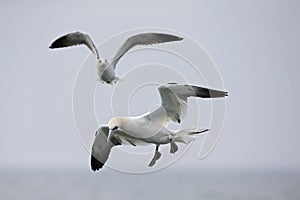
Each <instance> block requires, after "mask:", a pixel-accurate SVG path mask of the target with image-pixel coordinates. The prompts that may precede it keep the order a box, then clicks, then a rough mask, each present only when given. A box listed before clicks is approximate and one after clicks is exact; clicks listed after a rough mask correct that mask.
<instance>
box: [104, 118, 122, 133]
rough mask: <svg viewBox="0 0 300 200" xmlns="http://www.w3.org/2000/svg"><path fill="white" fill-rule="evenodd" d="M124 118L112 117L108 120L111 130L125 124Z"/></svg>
mask: <svg viewBox="0 0 300 200" xmlns="http://www.w3.org/2000/svg"><path fill="white" fill-rule="evenodd" d="M123 123H124V120H123V118H121V117H114V118H111V119H110V120H109V122H108V127H109V130H115V129H117V128H120V127H122V126H123Z"/></svg>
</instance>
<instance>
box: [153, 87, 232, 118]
mask: <svg viewBox="0 0 300 200" xmlns="http://www.w3.org/2000/svg"><path fill="white" fill-rule="evenodd" d="M158 91H159V93H160V97H161V104H162V105H161V106H162V107H163V108H164V110H165V112H166V115H167V117H168V118H170V119H171V120H172V121H175V122H178V123H180V122H181V119H182V118H183V117H184V115H185V114H186V110H187V100H188V98H189V97H200V98H220V97H225V96H227V92H224V91H219V90H214V89H208V88H203V87H198V86H193V85H180V84H176V83H175V84H167V85H163V86H160V87H159V88H158Z"/></svg>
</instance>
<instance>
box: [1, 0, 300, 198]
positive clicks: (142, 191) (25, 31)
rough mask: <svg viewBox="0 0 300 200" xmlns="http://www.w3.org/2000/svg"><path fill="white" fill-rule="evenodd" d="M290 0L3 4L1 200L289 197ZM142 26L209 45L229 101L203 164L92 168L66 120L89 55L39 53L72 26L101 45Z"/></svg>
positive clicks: (295, 176)
mask: <svg viewBox="0 0 300 200" xmlns="http://www.w3.org/2000/svg"><path fill="white" fill-rule="evenodd" d="M299 4H300V3H299V2H298V1H296V0H294V1H293V0H288V1H270V0H264V1H257V0H255V1H237V0H236V1H235V0H229V1H222V2H217V1H184V2H183V1H163V2H162V1H156V0H153V1H148V2H142V1H134V0H133V1H128V2H118V1H77V2H74V1H56V0H54V1H51V2H50V1H49V2H41V1H34V0H29V1H23V2H21V1H1V6H0V11H1V12H0V21H1V36H2V37H0V43H1V47H0V54H1V59H0V66H1V67H0V70H1V72H0V91H1V94H2V95H1V100H0V110H1V112H0V121H1V123H0V198H1V199H41V198H43V199H55V198H62V197H63V198H64V199H120V198H122V199H138V198H140V197H141V196H142V197H143V199H153V198H155V199H167V198H173V199H183V198H185V199H199V198H201V197H202V198H204V199H299V198H300V192H299V191H298V189H297V186H299V184H300V174H299V170H300V158H299V152H300V146H299V145H298V143H299V140H300V136H299V132H298V125H297V124H298V122H299V115H300V107H299V105H298V102H299V100H300V95H299V92H298V91H299V90H298V88H297V87H298V85H299V83H300V82H299V78H298V74H299V64H300V61H299V53H300V52H299V47H298V46H299V44H300V41H299V35H300V27H299V22H300V14H299V12H298V10H299V7H300V5H299ZM140 27H162V28H167V29H173V30H176V31H178V32H181V33H183V34H185V35H188V36H190V37H191V38H193V39H195V40H196V41H197V42H198V43H199V44H201V45H202V46H203V47H204V48H205V49H206V50H207V52H208V53H209V55H210V56H211V58H212V59H213V60H214V62H215V64H216V65H217V67H218V69H219V71H220V74H221V76H222V78H223V82H224V85H225V88H226V90H227V91H229V94H230V96H229V98H227V100H226V112H227V113H226V120H225V125H224V129H223V133H222V136H221V138H220V140H219V142H218V144H217V145H216V147H215V149H214V150H213V152H212V153H211V154H210V155H209V156H208V157H207V158H206V159H204V160H199V159H198V158H197V156H196V155H197V153H198V150H199V148H197V147H192V148H191V149H189V150H188V152H187V153H186V154H185V155H184V156H183V157H182V158H180V159H179V160H178V161H177V162H175V163H174V164H173V165H172V166H170V167H168V168H166V169H164V170H161V171H158V172H154V173H148V174H141V175H132V174H126V173H120V172H117V171H114V170H111V169H109V168H105V167H104V169H103V170H101V172H98V173H93V172H91V170H90V168H89V154H88V152H87V151H86V149H85V148H84V147H83V146H82V144H81V142H80V140H79V138H78V136H77V133H76V130H75V125H74V122H73V114H72V92H73V84H74V80H75V78H76V74H77V71H78V69H79V67H80V64H81V63H83V61H84V59H86V57H87V55H89V52H88V51H87V49H86V48H83V47H82V48H72V49H68V50H64V51H57V52H53V51H50V50H49V49H48V46H49V44H50V43H51V42H52V41H53V39H55V38H57V37H58V36H60V35H62V34H64V33H68V32H71V31H75V30H81V31H84V32H86V33H89V34H90V35H91V36H92V38H93V40H94V41H95V43H96V44H99V43H100V42H102V41H104V40H105V39H107V38H109V37H110V36H111V35H115V34H118V33H119V32H122V31H126V30H128V29H134V28H140ZM100 53H101V50H100ZM124 62H125V59H124ZM155 98H156V97H155ZM106 120H108V119H106ZM91 134H93V133H91Z"/></svg>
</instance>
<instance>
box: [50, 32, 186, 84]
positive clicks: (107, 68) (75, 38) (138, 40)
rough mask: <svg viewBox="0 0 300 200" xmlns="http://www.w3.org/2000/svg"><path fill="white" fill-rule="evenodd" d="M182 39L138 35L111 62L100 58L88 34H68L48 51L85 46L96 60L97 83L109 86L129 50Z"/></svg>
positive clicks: (172, 36)
mask: <svg viewBox="0 0 300 200" xmlns="http://www.w3.org/2000/svg"><path fill="white" fill-rule="evenodd" d="M181 40H183V38H181V37H177V36H175V35H170V34H165V33H140V34H137V35H133V36H131V37H129V38H128V39H127V40H126V41H125V42H124V43H123V45H122V46H121V47H120V48H119V50H118V51H117V53H116V54H115V56H114V57H113V59H112V60H111V61H108V60H107V59H104V58H100V55H99V52H98V50H97V48H96V46H95V44H94V42H93V41H92V39H91V38H90V36H89V35H88V34H85V33H81V32H74V33H68V34H66V35H63V36H61V37H59V38H58V39H56V40H55V41H54V42H53V43H52V44H51V45H50V46H49V48H50V49H56V48H63V47H70V46H74V45H86V46H87V47H88V48H89V49H90V50H91V51H92V53H93V54H94V55H95V56H96V59H97V75H98V78H97V80H98V81H103V82H106V83H109V84H114V83H116V82H117V81H118V80H119V78H118V77H116V76H115V69H116V65H117V63H118V61H119V60H120V59H121V58H122V57H123V55H124V54H125V53H126V52H128V51H129V50H130V49H131V48H133V47H135V46H137V45H153V44H159V43H166V42H173V41H181Z"/></svg>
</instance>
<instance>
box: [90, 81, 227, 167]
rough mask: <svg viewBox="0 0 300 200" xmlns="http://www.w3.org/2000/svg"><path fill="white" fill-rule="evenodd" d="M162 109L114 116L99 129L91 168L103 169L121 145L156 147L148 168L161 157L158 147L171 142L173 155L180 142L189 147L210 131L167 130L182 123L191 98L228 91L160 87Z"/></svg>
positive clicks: (180, 86) (211, 95) (223, 94)
mask: <svg viewBox="0 0 300 200" xmlns="http://www.w3.org/2000/svg"><path fill="white" fill-rule="evenodd" d="M158 91H159V94H160V97H161V106H160V107H159V108H157V109H156V110H154V111H152V112H150V113H146V114H144V115H141V116H137V117H114V118H112V119H110V120H109V122H108V126H103V127H100V128H99V130H98V131H97V134H96V137H95V141H94V144H93V147H92V155H91V168H92V170H94V171H95V170H98V169H100V168H102V166H103V165H104V164H105V162H106V160H107V159H108V156H109V153H110V149H111V148H112V147H113V146H116V145H121V144H131V145H133V146H136V145H143V144H155V145H156V149H155V154H154V157H153V159H152V160H151V162H150V163H149V166H153V165H154V164H155V162H156V161H157V160H158V159H159V158H160V157H161V153H160V152H159V151H158V149H159V145H161V144H168V143H170V153H175V152H176V151H177V150H178V147H177V145H176V143H177V142H180V143H184V144H189V143H190V142H191V141H192V140H193V138H194V137H193V135H195V134H199V133H203V132H206V131H208V129H201V130H194V129H183V130H179V131H172V130H169V129H168V128H166V126H167V125H168V124H169V122H170V121H174V122H177V123H180V122H181V120H182V119H183V117H184V114H185V112H186V109H187V99H188V98H189V97H201V98H220V97H225V96H227V92H223V91H219V90H213V89H208V88H203V87H198V86H192V85H180V84H176V83H173V84H167V85H162V86H160V87H159V88H158Z"/></svg>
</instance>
